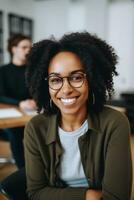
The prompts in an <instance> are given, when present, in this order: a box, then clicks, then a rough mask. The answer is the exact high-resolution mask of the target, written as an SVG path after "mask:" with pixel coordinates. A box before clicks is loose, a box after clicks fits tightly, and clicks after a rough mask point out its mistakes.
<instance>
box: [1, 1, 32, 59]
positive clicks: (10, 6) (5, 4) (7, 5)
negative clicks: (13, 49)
mask: <svg viewBox="0 0 134 200" xmlns="http://www.w3.org/2000/svg"><path fill="white" fill-rule="evenodd" d="M0 10H2V11H3V13H4V27H3V28H4V41H3V43H4V61H5V62H8V60H9V55H8V53H7V50H6V48H7V39H8V37H9V36H8V18H7V17H8V13H15V14H18V15H21V16H26V17H29V18H34V12H33V0H23V1H22V0H0Z"/></svg>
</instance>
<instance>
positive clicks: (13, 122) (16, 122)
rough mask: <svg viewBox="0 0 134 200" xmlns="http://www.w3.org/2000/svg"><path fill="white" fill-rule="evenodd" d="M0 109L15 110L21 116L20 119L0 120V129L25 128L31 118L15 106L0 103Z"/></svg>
mask: <svg viewBox="0 0 134 200" xmlns="http://www.w3.org/2000/svg"><path fill="white" fill-rule="evenodd" d="M0 108H16V109H17V110H18V111H20V112H21V113H22V114H23V115H22V116H21V117H15V118H3V119H0V129H4V128H13V127H20V126H25V124H26V123H27V122H28V121H29V120H30V119H31V118H32V117H33V116H31V115H27V114H25V113H24V112H23V111H21V110H20V109H19V108H18V107H17V106H13V105H7V104H1V103H0Z"/></svg>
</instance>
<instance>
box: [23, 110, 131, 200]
mask: <svg viewBox="0 0 134 200" xmlns="http://www.w3.org/2000/svg"><path fill="white" fill-rule="evenodd" d="M57 118H58V117H57V116H56V115H52V116H47V117H46V116H45V115H44V114H39V115H37V116H35V117H34V118H32V120H31V121H30V122H29V123H28V124H27V126H26V128H25V137H24V144H25V158H26V174H27V188H28V189H27V191H28V195H29V199H30V200H85V193H86V190H87V188H81V187H80V188H77V187H76V188H72V187H69V186H67V185H66V184H65V183H64V182H63V181H62V180H60V178H59V177H58V169H59V167H58V166H59V162H60V155H61V154H62V148H61V145H60V141H59V137H58V131H57V130H58V123H57V121H58V120H57ZM88 123H89V129H88V131H87V133H86V134H85V135H83V136H81V137H80V138H79V148H80V153H81V160H82V164H83V168H84V172H85V175H86V177H87V180H88V183H89V188H92V189H95V190H97V189H99V190H102V197H101V199H103V200H130V193H131V183H132V165H131V164H132V163H131V151H130V129H129V123H128V120H127V119H126V117H125V115H123V114H122V113H120V112H118V111H115V110H113V109H111V108H108V107H105V108H104V109H103V111H102V112H101V113H99V114H97V115H96V114H92V115H91V114H90V116H88ZM74 156H75V155H74ZM70 162H71V160H70ZM68 167H69V163H68Z"/></svg>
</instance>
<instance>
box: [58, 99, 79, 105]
mask: <svg viewBox="0 0 134 200" xmlns="http://www.w3.org/2000/svg"><path fill="white" fill-rule="evenodd" d="M61 101H62V103H64V104H72V103H74V102H75V101H76V98H70V99H63V98H61Z"/></svg>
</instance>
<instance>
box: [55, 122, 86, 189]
mask: <svg viewBox="0 0 134 200" xmlns="http://www.w3.org/2000/svg"><path fill="white" fill-rule="evenodd" d="M87 130H88V122H87V120H86V121H85V122H84V123H83V124H82V126H81V127H80V128H78V129H77V130H75V131H72V132H67V131H64V130H63V129H61V128H60V127H59V128H58V132H59V137H60V141H61V145H62V148H63V152H64V153H63V154H62V156H61V163H60V174H59V176H60V178H61V179H62V180H64V181H65V182H66V184H67V185H69V186H70V187H88V182H87V179H86V176H85V174H84V171H83V166H82V162H81V156H80V151H79V146H78V139H79V137H80V136H82V135H84V134H85V133H86V132H87Z"/></svg>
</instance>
